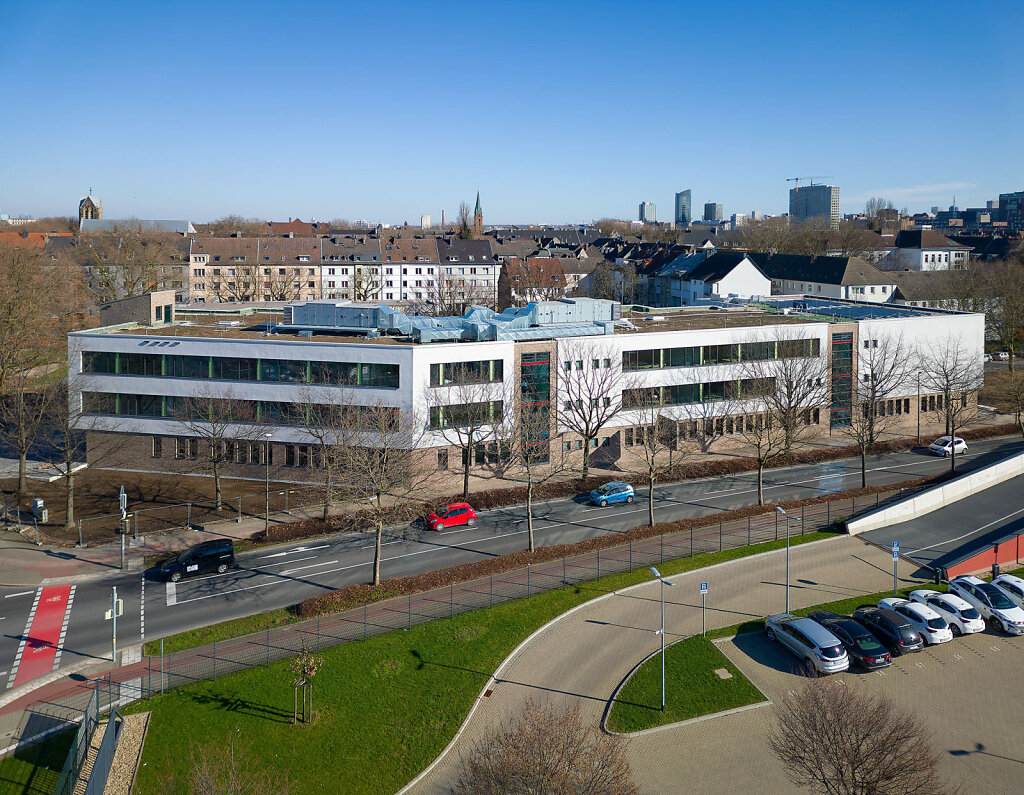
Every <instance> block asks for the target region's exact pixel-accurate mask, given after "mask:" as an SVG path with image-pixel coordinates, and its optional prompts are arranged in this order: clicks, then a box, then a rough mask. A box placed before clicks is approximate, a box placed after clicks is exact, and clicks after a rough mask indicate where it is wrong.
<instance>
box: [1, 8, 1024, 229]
mask: <svg viewBox="0 0 1024 795" xmlns="http://www.w3.org/2000/svg"><path fill="white" fill-rule="evenodd" d="M876 7H877V8H878V9H883V8H884V10H885V14H884V23H885V24H880V21H879V19H880V18H879V15H878V14H876V13H875V8H876ZM177 8H178V9H180V12H179V13H176V14H175V15H174V16H173V17H172V16H169V15H166V14H165V13H163V12H162V11H160V9H159V8H158V7H149V6H136V5H129V4H125V3H110V4H106V5H104V6H103V7H102V8H100V7H95V6H93V7H83V6H79V5H75V4H71V3H57V4H54V5H53V8H52V10H51V11H50V12H49V13H48V14H46V15H42V14H39V13H38V10H37V9H35V8H33V7H30V6H25V5H22V6H13V7H11V8H8V9H6V10H5V26H6V27H7V32H8V36H7V41H6V44H5V48H4V51H3V52H2V53H0V70H2V71H3V73H4V74H5V75H6V76H7V78H8V80H9V81H11V83H12V85H16V86H17V87H18V91H19V95H20V96H21V97H22V98H23V99H27V98H29V97H33V96H35V97H38V98H41V99H42V100H44V101H47V100H48V101H51V102H54V103H55V106H54V107H55V108H56V109H57V111H58V112H57V113H56V114H55V113H53V112H47V113H40V112H34V113H29V112H25V113H23V114H21V115H19V116H18V117H17V121H16V123H15V124H13V125H7V126H6V127H5V128H4V130H3V131H2V132H0V146H2V151H5V152H7V153H8V156H6V157H3V158H0V161H2V162H0V212H9V213H12V214H19V215H20V214H28V215H34V216H37V217H38V216H43V215H53V214H60V215H72V214H74V213H75V208H76V205H77V201H78V199H79V197H81V196H83V195H85V194H86V193H87V192H89V190H90V188H91V189H92V191H93V192H94V193H96V194H97V195H99V196H102V197H103V200H104V212H105V215H106V216H107V217H110V218H117V217H129V216H135V217H140V218H189V219H190V220H195V221H206V220H211V219H213V218H216V217H219V216H223V215H226V214H229V213H234V214H239V215H243V216H257V217H262V218H270V219H275V220H281V219H284V218H286V217H301V218H303V219H304V220H308V219H309V218H310V217H311V216H313V217H316V218H318V219H331V218H334V217H344V218H349V219H355V218H365V219H368V220H372V221H382V222H386V223H392V224H401V223H403V222H408V223H410V225H414V224H417V223H418V221H419V218H420V216H421V214H429V215H431V216H432V218H433V219H435V220H436V221H439V220H440V217H441V211H442V210H444V211H445V213H446V217H447V218H448V219H454V217H455V215H456V213H457V210H458V206H459V203H460V202H461V201H465V202H467V203H468V204H470V205H471V206H472V201H473V197H474V196H475V194H476V191H477V190H479V191H480V192H481V195H482V196H483V198H484V201H485V204H486V206H487V213H486V221H487V223H488V224H501V223H531V222H532V223H539V222H549V223H573V222H589V221H593V220H596V219H598V218H601V217H615V218H622V219H631V218H633V217H634V216H635V213H636V207H637V202H639V201H651V202H653V203H654V204H656V205H661V206H662V207H671V206H673V198H674V194H675V192H677V191H678V190H680V189H681V186H685V187H688V188H691V189H692V191H693V204H694V205H696V206H703V204H704V202H706V201H715V202H720V203H721V204H723V205H724V207H725V210H726V215H729V214H732V213H734V212H740V213H743V214H745V215H746V214H749V213H750V212H751V211H752V210H760V211H762V212H765V213H771V214H783V213H785V212H786V211H787V205H788V192H789V188H790V187H791V183H787V182H786V180H787V179H789V178H791V177H795V176H802V175H806V174H828V175H830V178H829V179H828V180H827V181H828V182H829V183H831V184H835V185H839V186H841V188H842V193H841V203H840V210H841V212H842V213H850V212H856V211H858V210H861V209H863V205H864V202H865V201H866V200H867V199H868V198H870V197H871V196H882V197H884V198H886V199H890V200H892V201H893V202H894V203H895V204H896V206H897V207H900V208H902V207H907V208H908V209H909V210H910V211H911V212H914V211H925V210H927V209H929V208H930V207H931V206H933V205H938V206H940V207H946V206H948V205H950V204H952V203H953V197H954V195H955V197H956V202H957V204H958V205H959V206H961V207H966V206H984V203H985V201H986V200H991V199H995V198H996V197H997V196H998V194H999V193H1005V192H1010V191H1015V190H1019V189H1020V188H1021V186H1022V185H1024V163H1022V162H1021V158H1016V159H1015V158H1012V157H1009V156H1008V154H1009V153H1011V152H1012V151H1015V146H1016V144H1015V141H1014V134H1013V130H1015V129H1016V128H1019V126H1020V123H1021V122H1022V121H1024V103H1022V100H1021V98H1020V96H1019V92H1016V90H1015V87H1014V86H1013V85H1012V82H1011V80H1012V77H1011V75H1012V74H1013V68H1012V66H1013V65H1012V63H1011V61H1010V57H1009V54H1008V53H1010V52H1012V35H1013V34H1012V31H1014V30H1015V29H1017V27H1018V25H1017V24H1014V20H1016V21H1017V22H1020V21H1024V12H1022V10H1021V8H1020V7H1018V6H1017V5H1015V4H1012V3H992V4H986V5H983V6H978V7H977V8H972V10H971V13H970V14H963V13H958V11H957V9H961V7H960V6H955V5H952V4H950V3H939V4H934V5H932V6H929V7H928V9H927V12H926V13H925V12H922V11H920V10H919V9H917V8H914V7H901V6H897V7H893V6H891V5H885V6H882V5H881V4H873V3H868V4H866V5H860V6H857V7H856V8H842V9H835V8H829V9H827V10H825V11H822V9H821V8H820V6H817V5H813V4H809V3H792V4H788V5H787V6H786V7H785V8H782V9H779V8H766V7H763V6H759V5H755V4H753V3H740V4H739V7H737V8H736V9H735V10H736V12H737V13H735V14H732V13H731V14H730V25H729V30H728V31H727V32H726V31H724V30H723V31H722V32H721V34H716V33H714V30H715V29H716V28H715V26H714V24H713V22H714V19H715V18H716V13H715V11H714V9H712V8H709V7H706V6H704V5H690V4H667V3H646V4H640V5H638V6H637V7H636V8H635V13H633V14H632V15H631V16H630V17H628V18H625V19H622V18H621V15H620V14H616V13H614V11H615V9H616V8H617V7H616V6H612V5H611V4H608V3H591V4H586V5H582V4H576V3H562V4H559V5H558V6H557V7H548V6H541V5H539V4H536V3H525V4H522V5H520V6H518V7H517V11H516V13H515V14H508V13H506V12H504V11H502V10H500V9H498V8H490V7H481V6H478V5H469V4H465V3H448V4H445V5H443V6H440V7H438V8H431V9H429V10H426V9H423V8H422V7H420V6H416V5H412V4H406V3H392V4H390V5H389V6H388V7H387V8H379V9H370V10H368V11H366V12H365V13H363V14H361V15H360V16H359V17H358V18H355V17H352V16H351V14H349V13H348V12H347V11H346V10H345V9H344V8H340V7H339V8H322V7H320V6H318V5H315V4H305V5H302V4H300V5H298V6H294V7H292V8H291V10H290V12H289V16H288V17H287V18H285V19H284V20H283V21H282V19H281V16H280V14H279V12H278V11H276V10H275V9H276V8H277V7H276V6H274V5H271V4H265V3H255V4H252V5H251V7H250V8H251V12H247V13H246V15H245V16H244V17H238V18H236V15H235V11H234V8H233V7H231V6H228V5H226V4H223V3H211V4H209V5H203V6H200V5H198V4H193V3H187V2H186V3H184V4H182V5H181V6H179V7H177ZM200 9H201V10H200ZM542 9H543V13H544V24H545V28H546V30H547V31H548V35H547V36H545V37H544V38H543V40H541V39H537V38H536V37H535V36H534V35H532V33H531V31H532V32H535V28H536V24H537V19H536V17H537V15H538V14H540V13H541V11H542ZM314 15H315V20H316V27H315V29H316V30H317V31H318V33H317V35H323V36H324V37H325V38H324V41H325V42H326V43H327V44H326V46H314V47H310V46H309V42H308V39H307V38H306V37H304V39H303V41H302V42H301V43H300V42H299V41H298V40H297V38H296V37H295V36H293V35H292V31H298V30H299V29H303V28H304V26H306V25H307V23H308V22H309V20H310V19H312V18H314ZM950 15H954V16H956V17H957V18H958V21H957V25H956V28H955V33H956V37H957V55H958V57H957V58H956V59H949V58H946V57H945V56H943V55H942V53H941V52H940V51H939V50H938V49H937V48H935V47H934V46H932V45H933V43H934V42H935V41H938V40H945V38H947V37H948V36H949V32H950V28H949V18H950ZM396 20H398V21H399V22H398V23H397V24H396ZM613 20H614V24H610V23H611V22H612V21H613ZM652 20H657V24H651V23H652ZM681 26H685V27H691V28H697V29H701V30H703V31H705V38H704V40H703V44H702V46H703V47H704V49H706V50H710V51H712V52H714V51H715V50H716V46H717V47H718V48H719V49H722V48H724V49H722V51H723V52H725V51H726V50H727V51H728V52H729V53H730V55H729V57H728V58H724V57H723V58H722V59H721V60H720V62H719V63H718V64H717V68H716V71H715V72H714V79H713V80H712V81H711V82H713V83H714V84H715V85H717V87H718V88H717V90H716V91H714V92H711V93H706V94H701V93H698V94H694V91H695V89H696V83H695V81H696V78H695V77H694V78H693V79H692V80H682V81H678V82H677V81H670V80H669V77H670V76H671V75H672V74H673V72H672V69H673V67H674V66H675V65H676V63H677V60H678V55H679V53H678V46H677V42H676V40H675V33H674V32H675V31H677V30H678V29H680V27H681ZM385 28H386V30H387V36H383V35H372V32H373V31H378V32H381V31H383V30H384V29H385ZM360 29H365V31H367V32H369V33H370V34H371V35H363V34H360V33H359V30H360ZM910 30H913V32H914V34H913V36H910V35H907V31H910ZM332 31H333V32H334V33H335V34H336V35H332V34H331V32H332ZM709 31H710V32H709ZM624 32H625V33H630V32H633V33H636V36H628V35H627V36H623V35H622V34H623V33H624ZM641 32H643V35H642V36H641V35H640V33H641ZM552 37H554V38H552ZM233 40H238V41H246V42H257V44H258V46H255V47H251V48H234V47H231V46H225V45H228V44H229V43H230V42H231V41H233ZM467 40H474V41H486V42H487V43H488V46H487V48H485V49H486V51H485V52H483V53H482V54H479V55H475V56H473V57H472V58H467V57H466V56H465V54H464V52H465V48H464V47H462V46H461V45H460V44H459V42H464V41H467ZM631 40H635V41H638V42H639V41H642V42H643V57H644V58H645V59H649V60H650V67H651V73H653V74H656V75H659V76H661V79H655V80H652V81H650V83H649V84H644V85H636V84H635V82H634V81H632V80H631V74H632V72H631V66H630V65H631V63H632V62H633V61H634V60H635V59H636V58H637V57H639V49H638V48H639V47H640V45H639V44H637V45H630V46H623V45H622V42H623V41H631ZM826 40H828V41H829V42H830V43H829V57H830V58H831V59H832V62H831V66H830V69H827V70H820V72H819V71H818V70H814V71H810V70H808V71H806V72H804V73H800V74H799V75H798V78H799V79H796V80H794V79H793V78H794V75H793V71H792V69H793V58H792V55H793V52H792V50H793V48H803V49H805V50H813V49H814V48H815V47H816V46H818V43H819V42H823V41H826ZM41 41H45V42H46V45H47V46H46V58H40V57H39V53H40V49H39V47H40V42H41ZM260 42H263V43H265V45H266V46H263V45H260V44H259V43H260ZM424 42H429V45H428V46H426V47H424V46H423V43H424ZM794 42H796V43H794ZM552 43H555V44H557V45H558V46H557V47H553V48H552V46H551V45H552ZM268 47H269V51H273V52H275V53H277V54H279V55H283V56H285V57H275V58H273V59H269V60H268V59H267V58H266V54H267V52H268ZM339 48H340V49H343V50H344V52H345V54H346V57H345V58H338V57H337V56H338V53H339ZM601 49H607V50H608V52H609V53H610V55H609V57H608V58H606V59H601V60H600V61H595V60H594V59H593V57H592V56H593V53H594V52H595V51H597V50H601ZM385 53H386V54H388V57H387V58H380V57H377V56H379V55H381V54H385ZM85 64H88V68H86V66H85ZM901 75H902V76H904V77H906V78H907V79H906V80H904V81H903V84H905V85H908V86H910V87H909V88H906V89H886V90H884V91H883V93H884V95H885V96H886V97H888V99H889V100H893V99H898V98H899V96H900V94H904V95H906V98H907V100H908V101H907V102H898V101H896V102H893V103H892V104H891V105H890V109H889V110H887V111H886V113H885V114H884V119H883V118H881V117H880V116H879V113H878V106H877V102H878V98H879V92H880V91H882V89H880V86H881V85H884V84H885V81H891V80H898V79H899V76H901ZM915 75H916V76H917V77H916V78H914V79H910V78H911V77H913V76H915ZM980 75H984V78H985V79H984V80H980V79H979V76H980ZM705 82H707V79H706V78H705V79H702V84H703V83H705ZM460 86H462V88H463V89H464V90H460ZM773 87H774V88H773ZM622 92H628V94H627V95H628V96H629V97H630V105H629V106H630V107H631V108H633V109H636V108H638V107H641V108H642V107H644V105H645V104H646V105H649V106H650V107H651V108H652V109H655V112H656V115H655V116H654V117H652V119H653V121H652V122H651V123H650V124H648V125H647V129H646V130H645V134H644V137H643V139H642V140H643V146H642V147H640V148H639V149H638V148H637V140H636V138H635V135H634V133H633V132H632V131H628V132H627V130H626V125H605V124H601V123H595V122H594V121H593V120H590V121H588V120H587V113H586V110H585V108H586V107H587V105H586V104H584V103H582V101H580V106H579V109H578V110H577V111H576V112H564V113H555V114H552V115H551V118H547V117H546V116H545V114H544V112H541V113H540V114H539V115H538V116H536V117H531V121H530V122H528V123H526V124H523V123H516V124H507V123H505V121H504V117H505V114H506V111H507V110H509V109H515V108H517V107H521V106H522V104H523V103H524V102H528V103H529V104H530V105H531V106H532V107H537V108H545V107H547V108H553V107H563V108H568V107H570V106H571V105H572V103H573V102H574V101H577V100H581V98H583V97H586V98H588V99H589V100H593V99H595V98H598V99H599V98H600V96H601V95H602V94H607V95H608V96H609V97H614V96H616V95H619V94H621V93H622ZM961 93H962V94H963V95H964V96H970V97H971V99H972V103H974V104H977V103H981V104H982V105H983V106H985V107H986V108H988V109H989V110H990V111H991V113H986V114H970V115H967V114H965V115H962V116H958V117H957V118H956V123H955V124H951V123H949V122H948V120H947V119H948V117H947V116H946V115H945V114H944V113H941V112H939V111H938V110H937V109H939V108H942V107H946V106H947V105H948V103H949V101H950V98H951V97H953V98H955V97H956V96H957V95H959V94H961ZM453 96H456V97H465V98H466V99H465V100H464V101H461V100H458V99H453V98H452V97H453ZM695 96H699V98H700V101H699V103H695V101H694V97H695ZM697 104H699V106H700V112H699V113H698V112H697V111H696V110H695V108H696V106H697ZM22 107H24V108H28V107H29V106H28V103H27V102H24V103H23V104H22ZM929 108H935V109H936V111H935V113H934V114H932V113H931V112H930V111H929V110H928V109H929ZM460 109H461V110H462V113H459V110H460ZM932 116H934V118H932ZM471 117H472V121H471V123H470V118H471ZM752 118H756V119H757V125H755V126H751V125H750V124H749V120H750V119H752ZM993 118H995V119H996V121H995V122H993V121H992V119H993ZM375 121H376V123H375ZM885 141H889V142H890V143H885ZM893 141H895V142H898V143H897V145H893V144H892V143H891V142H893ZM980 141H984V142H985V145H984V146H983V147H979V146H978V145H977V144H978V142H980ZM716 152H717V153H719V154H720V155H721V156H709V155H714V153H716ZM968 152H969V153H970V157H966V156H960V154H959V153H968ZM551 183H557V184H558V186H559V187H558V188H557V189H555V190H552V189H551ZM663 215H664V214H663ZM665 217H666V218H668V217H669V216H665Z"/></svg>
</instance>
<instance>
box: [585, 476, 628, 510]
mask: <svg viewBox="0 0 1024 795" xmlns="http://www.w3.org/2000/svg"><path fill="white" fill-rule="evenodd" d="M634 499H636V494H635V493H634V492H633V487H632V486H631V485H630V484H628V483H625V482H623V481H621V480H612V481H609V482H608V483H605V484H604V485H601V486H598V487H597V488H596V489H594V490H593V491H592V492H590V501H591V502H592V503H594V505H600V506H601V507H602V508H604V507H605V506H606V505H610V504H611V503H613V502H633V500H634Z"/></svg>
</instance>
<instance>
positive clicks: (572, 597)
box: [125, 533, 833, 793]
mask: <svg viewBox="0 0 1024 795" xmlns="http://www.w3.org/2000/svg"><path fill="white" fill-rule="evenodd" d="M830 537H833V536H832V535H831V534H826V533H814V534H811V533H809V534H807V535H806V536H803V537H797V538H794V539H793V543H794V544H796V543H807V542H810V541H816V540H820V539H822V538H830ZM784 545H785V541H784V540H783V541H780V542H774V541H773V542H770V543H767V544H759V545H755V546H751V547H741V548H739V549H733V550H728V551H726V552H720V553H712V554H708V555H700V556H696V557H693V558H682V559H679V560H675V561H667V562H666V563H665V565H664V566H662V567H661V570H662V573H663V574H677V573H680V572H683V571H688V570H691V569H696V568H700V567H703V566H709V565H712V564H714V563H719V562H722V561H726V560H733V559H735V558H741V557H745V556H747V555H752V554H757V553H759V552H765V551H768V550H771V549H778V548H779V547H781V546H784ZM647 579H650V573H649V572H647V570H646V569H643V570H641V571H635V572H631V573H625V574H619V575H615V576H611V577H605V578H602V579H601V580H597V581H593V582H585V583H580V584H578V585H576V586H570V587H567V588H561V589H558V590H555V591H547V592H544V593H541V594H537V595H535V596H532V597H530V598H528V599H519V600H516V601H513V602H508V603H506V604H502V605H497V606H495V607H492V608H487V609H484V610H476V611H472V612H467V613H462V614H460V615H456V616H455V617H454V618H451V619H440V620H437V621H433V622H430V623H427V624H421V625H418V626H414V627H412V628H411V629H409V630H407V631H395V632H389V633H386V634H384V635H378V636H376V637H373V638H369V639H367V640H365V641H359V642H355V643H348V644H343V645H340V646H335V647H333V648H329V649H325V650H324V651H323V653H322V656H323V657H324V660H325V665H324V667H323V669H322V671H321V673H320V674H319V675H318V677H317V680H316V686H315V696H316V704H315V709H316V710H317V712H318V713H319V714H318V716H317V721H316V723H315V724H314V725H312V726H293V725H291V715H292V702H293V697H294V691H293V687H292V684H291V683H292V679H293V677H292V675H291V674H290V673H289V671H288V665H287V661H282V662H280V663H275V664H272V665H270V666H264V667H259V668H253V669H250V670H248V671H243V672H239V673H236V674H232V675H230V676H225V677H221V678H219V679H217V681H203V682H198V683H196V684H193V685H189V686H187V687H183V688H178V689H176V690H174V691H171V692H169V693H166V694H163V695H160V696H157V697H155V698H153V699H149V700H147V701H144V702H136V703H135V704H133V705H132V706H131V707H129V708H128V709H126V710H125V711H143V710H152V713H153V714H152V720H151V721H150V725H149V732H148V735H147V739H146V747H145V751H144V754H143V760H142V761H143V763H144V765H143V766H142V767H141V768H140V770H139V778H138V785H137V791H138V792H139V793H150V792H159V791H161V788H162V787H164V786H165V784H166V782H168V781H169V780H172V779H177V780H178V781H181V780H182V777H183V776H184V775H186V773H187V770H188V768H189V763H188V758H189V748H190V744H194V743H198V744H199V745H200V747H204V748H209V747H213V746H215V745H217V744H222V743H225V744H226V743H227V742H229V740H231V741H232V742H233V743H235V747H236V748H244V749H248V750H247V751H246V753H249V754H251V757H252V758H251V760H250V762H249V764H250V765H251V766H252V767H258V768H260V769H262V770H265V771H267V772H268V773H270V774H271V775H272V776H273V777H274V778H275V779H276V780H284V779H285V778H287V779H288V780H289V781H290V782H291V784H292V786H291V789H290V790H289V791H290V792H292V793H305V792H323V791H332V792H394V791H395V790H397V789H398V788H400V787H401V786H402V785H403V784H405V783H406V782H408V781H409V780H410V779H411V778H413V776H415V775H416V774H417V773H418V772H419V771H420V770H422V769H423V768H424V767H425V766H426V765H427V764H428V763H429V762H430V761H431V760H432V759H433V758H434V757H435V756H437V754H438V753H440V752H441V750H442V749H443V748H444V746H445V745H447V744H448V742H449V741H450V739H451V738H452V736H453V735H454V734H455V732H456V730H457V729H458V727H459V726H460V725H461V723H462V721H463V720H464V719H465V716H466V714H467V713H468V712H469V708H470V706H471V705H472V703H473V701H474V699H475V698H476V696H477V695H478V694H479V692H480V689H481V688H482V687H483V685H484V684H485V683H486V681H487V679H488V677H489V676H490V675H491V673H492V672H493V671H494V670H495V669H496V668H497V667H498V665H499V664H500V663H501V661H502V660H503V659H504V658H505V657H507V656H508V654H509V652H511V650H512V649H513V648H514V647H515V646H516V645H517V644H518V643H519V642H520V641H522V640H523V639H524V638H525V637H526V636H527V635H529V634H530V633H531V632H533V631H534V630H535V629H537V628H538V627H540V626H541V625H543V624H544V623H546V622H547V621H549V620H551V619H552V618H554V617H555V616H557V615H560V614H561V613H564V612H565V611H566V610H568V609H570V608H571V607H574V606H575V605H578V604H580V603H582V602H585V601H587V600H589V599H592V598H594V597H596V596H600V595H601V594H604V593H608V592H610V591H613V590H617V589H619V588H623V587H625V586H627V585H631V584H634V583H638V582H642V581H644V580H647ZM232 738H234V739H233V740H232ZM325 782H330V786H329V789H328V790H325V789H324V786H325Z"/></svg>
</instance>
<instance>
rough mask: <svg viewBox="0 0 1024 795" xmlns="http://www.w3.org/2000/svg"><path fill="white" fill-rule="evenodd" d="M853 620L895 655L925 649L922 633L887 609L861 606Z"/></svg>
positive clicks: (902, 617) (897, 614)
mask: <svg viewBox="0 0 1024 795" xmlns="http://www.w3.org/2000/svg"><path fill="white" fill-rule="evenodd" d="M853 619H854V621H856V622H857V623H858V624H860V625H861V626H863V627H865V628H866V629H869V630H870V631H871V633H872V634H873V635H874V636H875V637H876V638H878V639H879V640H880V641H882V644H883V645H884V646H885V647H886V648H887V649H888V650H889V651H890V652H892V653H893V654H894V655H901V654H910V653H911V652H915V651H921V649H923V648H924V640H923V639H922V638H921V633H920V632H918V631H917V629H915V628H914V625H913V624H911V623H910V621H909V620H907V619H906V618H905V617H904V616H901V615H900V614H899V613H897V612H895V611H894V610H890V609H889V608H887V607H875V606H874V605H861V606H860V607H858V608H857V609H856V610H855V611H854V612H853Z"/></svg>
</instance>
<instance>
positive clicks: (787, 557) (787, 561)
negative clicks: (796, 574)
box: [775, 505, 800, 613]
mask: <svg viewBox="0 0 1024 795" xmlns="http://www.w3.org/2000/svg"><path fill="white" fill-rule="evenodd" d="M775 510H776V511H778V512H779V513H781V514H782V515H783V516H785V517H786V612H787V613H788V612H789V522H790V520H791V519H793V517H792V516H790V515H789V514H788V513H786V512H785V511H784V510H782V507H781V506H779V505H776V506H775ZM796 521H797V522H799V521H800V520H799V519H796Z"/></svg>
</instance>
